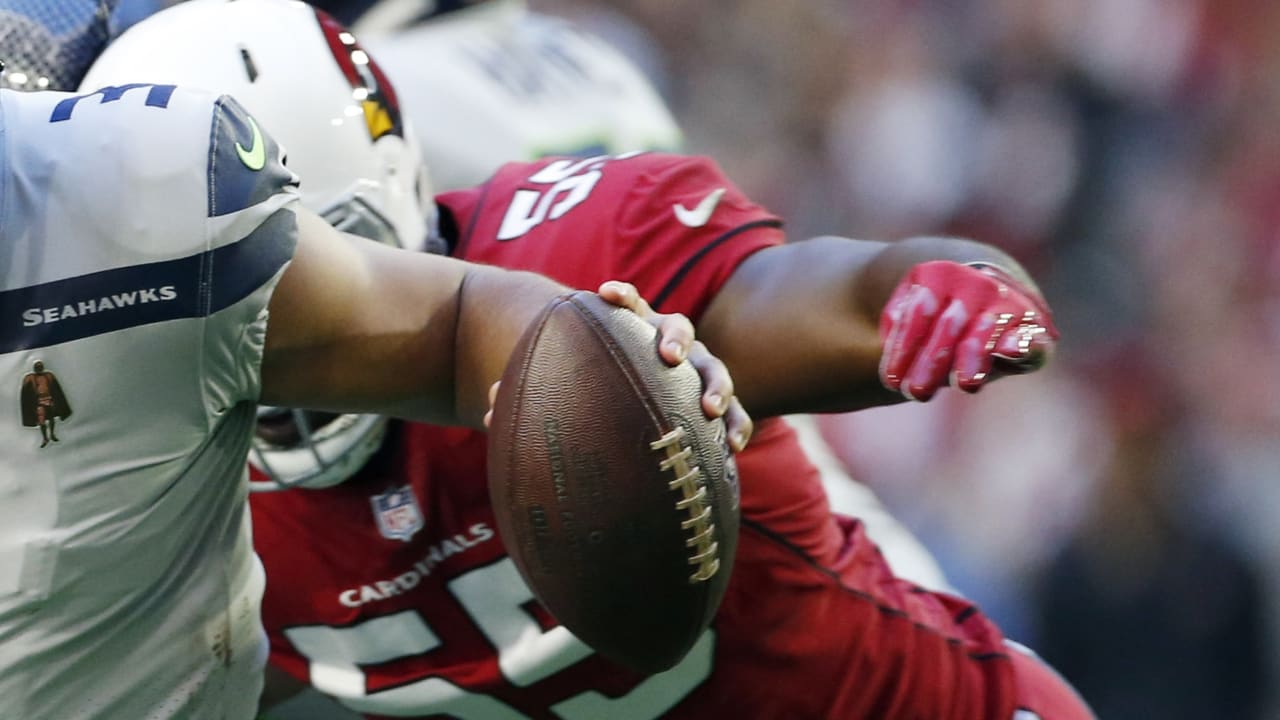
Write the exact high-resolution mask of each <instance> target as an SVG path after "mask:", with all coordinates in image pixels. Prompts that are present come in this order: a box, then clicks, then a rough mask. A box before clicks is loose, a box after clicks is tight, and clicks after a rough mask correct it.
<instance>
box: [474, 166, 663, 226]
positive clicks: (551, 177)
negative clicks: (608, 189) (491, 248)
mask: <svg viewBox="0 0 1280 720" xmlns="http://www.w3.org/2000/svg"><path fill="white" fill-rule="evenodd" d="M640 154H641V153H639V152H629V153H623V154H622V155H614V156H608V155H597V156H596V157H590V158H587V159H586V160H556V161H554V162H552V163H548V164H547V165H546V166H545V167H543V168H542V169H541V170H539V171H538V172H536V173H534V174H533V175H530V176H529V179H528V182H531V183H536V184H538V185H549V186H550V187H548V188H546V189H543V190H529V189H522V190H517V191H516V192H515V195H513V196H512V197H511V205H510V206H508V207H507V214H506V215H503V216H502V226H501V227H500V228H498V240H515V239H516V238H518V237H522V236H524V235H525V234H527V233H528V232H529V231H530V230H532V229H534V228H535V227H537V226H538V225H541V224H542V223H543V222H545V221H547V220H556V219H559V218H561V217H564V215H565V213H567V212H569V211H570V210H572V209H574V208H575V207H577V206H578V205H579V204H581V203H582V201H583V200H586V199H587V197H588V196H589V195H591V191H592V190H594V189H595V187H596V183H598V182H600V177H601V176H602V175H603V168H604V166H605V163H607V162H609V161H610V160H626V159H627V158H631V157H635V156H636V155H640Z"/></svg>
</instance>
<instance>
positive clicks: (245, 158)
mask: <svg viewBox="0 0 1280 720" xmlns="http://www.w3.org/2000/svg"><path fill="white" fill-rule="evenodd" d="M249 127H250V128H252V129H253V143H252V144H250V145H249V149H248V150H246V149H245V148H244V146H243V145H241V144H240V141H238V140H237V141H236V154H237V155H239V156H240V162H242V163H244V166H245V167H247V168H249V169H250V170H253V171H254V172H257V171H259V170H261V169H262V168H264V167H266V165H267V144H266V143H265V142H263V141H262V131H261V130H259V129H258V123H256V122H254V121H253V118H249Z"/></svg>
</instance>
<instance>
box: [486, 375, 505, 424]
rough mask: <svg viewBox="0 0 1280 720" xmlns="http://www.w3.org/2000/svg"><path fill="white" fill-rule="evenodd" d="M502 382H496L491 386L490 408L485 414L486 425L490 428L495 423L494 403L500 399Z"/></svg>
mask: <svg viewBox="0 0 1280 720" xmlns="http://www.w3.org/2000/svg"><path fill="white" fill-rule="evenodd" d="M501 385H502V383H501V382H496V383H494V384H492V385H490V386H489V409H488V410H487V411H486V412H485V414H484V426H485V427H486V428H488V427H489V426H490V425H491V424H492V423H493V404H494V403H495V402H497V400H498V388H499V387H500V386H501Z"/></svg>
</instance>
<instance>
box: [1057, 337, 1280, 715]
mask: <svg viewBox="0 0 1280 720" xmlns="http://www.w3.org/2000/svg"><path fill="white" fill-rule="evenodd" d="M1117 364H1118V365H1120V366H1121V367H1124V366H1125V363H1123V362H1121V363H1117ZM1133 369H1134V370H1135V371H1136V372H1135V373H1134V374H1141V375H1142V376H1143V377H1144V378H1145V380H1146V381H1145V382H1143V383H1131V384H1127V385H1124V386H1119V384H1117V385H1118V386H1117V387H1116V388H1115V389H1114V392H1112V393H1111V395H1110V398H1111V403H1110V405H1111V412H1110V413H1109V417H1110V420H1111V426H1112V428H1113V429H1114V435H1115V437H1116V439H1117V445H1116V452H1115V454H1114V456H1113V459H1112V462H1111V463H1110V466H1109V468H1108V470H1107V473H1106V479H1107V482H1106V483H1104V484H1103V485H1102V486H1101V492H1100V497H1099V502H1098V503H1097V504H1096V505H1095V506H1094V510H1093V512H1092V513H1091V514H1090V517H1089V518H1088V520H1087V522H1085V523H1084V524H1083V525H1081V526H1080V529H1079V532H1078V533H1077V534H1076V535H1075V536H1074V537H1072V538H1071V539H1070V541H1069V542H1068V543H1067V545H1066V547H1065V549H1064V550H1063V551H1062V553H1061V554H1059V556H1058V557H1057V558H1056V559H1055V560H1054V561H1053V562H1052V563H1051V564H1050V565H1049V566H1048V568H1047V569H1046V570H1045V572H1044V575H1043V580H1042V582H1041V583H1040V588H1039V593H1038V602H1037V608H1038V620H1039V623H1040V626H1041V632H1040V635H1039V638H1038V640H1037V650H1038V651H1039V652H1040V653H1041V654H1042V655H1044V657H1045V658H1046V659H1048V660H1049V661H1050V662H1052V663H1053V664H1054V666H1055V667H1057V669H1058V670H1059V671H1061V672H1062V673H1063V674H1064V675H1066V676H1067V677H1069V678H1071V680H1072V682H1073V683H1074V684H1075V685H1076V687H1077V688H1078V689H1079V690H1080V692H1081V693H1082V694H1083V695H1084V696H1085V697H1088V698H1089V702H1090V703H1091V704H1092V706H1093V708H1094V710H1095V711H1096V712H1097V713H1098V716H1099V717H1104V718H1162V720H1181V719H1185V720H1193V719H1194V720H1198V719H1200V718H1210V717H1229V718H1234V719H1235V720H1261V719H1262V718H1264V717H1267V716H1268V715H1267V713H1266V712H1265V702H1266V700H1267V685H1268V679H1267V677H1266V670H1267V666H1268V664H1269V662H1270V661H1269V655H1270V651H1269V649H1268V647H1267V643H1268V633H1267V627H1266V624H1267V621H1266V618H1265V615H1266V608H1267V607H1268V606H1269V605H1270V604H1271V603H1270V602H1269V601H1268V595H1267V594H1266V593H1265V592H1264V585H1263V582H1262V580H1261V578H1260V577H1259V573H1258V572H1257V570H1256V569H1255V567H1254V563H1253V562H1252V561H1250V560H1249V558H1248V557H1247V556H1245V555H1244V554H1242V553H1241V551H1240V550H1239V548H1238V547H1237V546H1235V545H1233V544H1231V543H1230V542H1229V541H1228V538H1227V537H1225V535H1224V534H1223V533H1221V532H1220V531H1216V530H1215V529H1214V528H1213V526H1212V525H1211V524H1210V523H1209V522H1206V518H1205V516H1204V515H1203V514H1199V513H1196V512H1194V510H1195V508H1196V507H1197V506H1198V503H1197V502H1196V500H1197V498H1195V497H1194V495H1189V493H1191V494H1194V493H1196V492H1197V491H1198V490H1199V491H1201V492H1202V490H1200V489H1198V488H1197V487H1196V486H1195V484H1194V481H1195V480H1196V479H1201V480H1203V479H1205V476H1204V475H1203V474H1202V473H1203V472H1204V468H1203V467H1202V466H1201V464H1200V463H1197V462H1195V459H1194V458H1192V457H1189V453H1187V452H1186V450H1187V448H1188V445H1187V444H1185V443H1182V442H1180V441H1179V434H1180V431H1181V430H1183V428H1182V426H1181V422H1180V421H1181V413H1180V412H1178V408H1176V407H1173V405H1175V404H1176V400H1173V397H1174V395H1173V394H1172V393H1169V392H1168V389H1167V388H1166V387H1164V386H1163V385H1162V383H1161V382H1160V381H1159V377H1160V376H1161V375H1162V373H1160V372H1158V371H1155V370H1154V369H1153V368H1142V367H1136V368H1133ZM1143 371H1145V372H1143Z"/></svg>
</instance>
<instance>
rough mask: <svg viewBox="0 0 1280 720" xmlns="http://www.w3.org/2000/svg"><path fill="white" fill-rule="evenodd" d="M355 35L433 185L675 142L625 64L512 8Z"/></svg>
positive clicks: (481, 9)
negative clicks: (520, 164)
mask: <svg viewBox="0 0 1280 720" xmlns="http://www.w3.org/2000/svg"><path fill="white" fill-rule="evenodd" d="M377 12H378V8H377V7H375V8H374V10H373V11H371V13H370V15H374V14H376V13H377ZM356 29H357V30H360V25H357V26H356ZM361 38H362V40H363V41H364V43H365V45H366V46H367V47H368V48H369V50H370V52H372V53H373V54H374V56H376V57H377V58H378V62H379V64H381V65H382V68H383V70H385V71H386V73H387V75H388V76H389V77H390V78H391V80H392V82H393V83H395V86H396V90H397V92H398V94H399V97H400V104H401V107H402V108H403V109H404V111H405V116H406V117H409V118H413V122H414V123H416V124H415V126H414V131H415V132H416V134H417V136H418V139H419V141H420V142H421V144H422V149H423V155H424V157H425V158H426V161H427V168H428V169H429V170H430V172H431V177H432V179H433V180H434V181H435V183H436V189H437V190H456V189H460V188H464V187H472V186H474V185H478V184H480V183H481V182H483V181H484V180H486V179H487V178H488V177H489V175H490V174H492V173H493V171H495V170H497V169H498V167H499V166H500V165H501V164H502V163H504V162H509V161H512V160H533V159H536V158H540V157H544V156H547V155H578V156H583V157H585V156H589V155H595V154H602V153H620V152H626V151H631V150H675V149H678V148H679V146H680V144H681V135H680V130H679V128H678V127H677V126H676V123H675V120H674V119H672V117H671V113H670V112H669V111H668V110H667V108H666V106H665V105H664V104H663V102H662V99H661V98H660V97H659V96H658V94H657V92H656V91H655V90H654V89H653V87H652V85H650V84H649V82H648V81H647V80H646V79H645V78H644V76H643V75H642V74H641V73H640V71H639V70H637V69H636V68H635V66H634V65H632V64H631V63H630V62H629V61H628V60H627V59H626V58H625V57H623V56H622V55H621V54H620V53H619V52H618V51H616V50H614V49H612V48H610V47H609V46H608V45H607V44H606V43H604V42H603V41H602V40H600V39H599V38H597V37H595V36H593V35H590V34H588V33H585V32H583V31H581V30H580V29H577V28H575V27H574V26H572V25H571V24H569V23H567V22H565V21H563V20H560V19H556V18H552V17H549V16H546V15H541V14H538V13H531V12H528V11H527V10H526V8H525V7H524V4H523V3H522V2H515V1H512V2H489V3H484V4H482V5H479V6H477V7H473V8H467V9H465V10H460V11H458V12H454V13H450V14H448V15H445V16H444V17H442V18H440V19H438V20H433V21H431V22H429V23H426V24H424V25H419V26H417V27H414V28H411V29H409V30H406V31H403V32H400V33H398V34H395V35H391V36H386V37H376V36H374V35H373V34H371V33H367V32H366V33H363V34H361Z"/></svg>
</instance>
